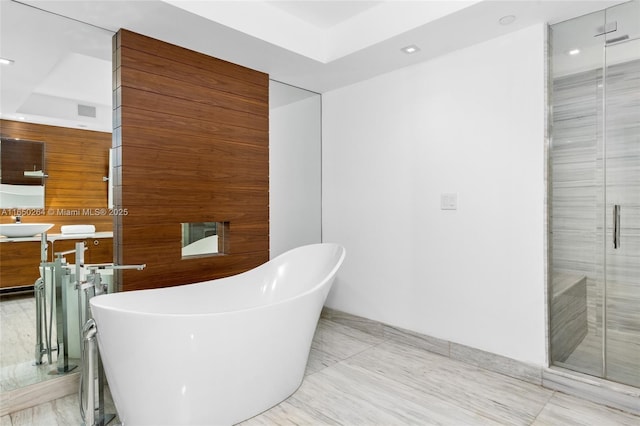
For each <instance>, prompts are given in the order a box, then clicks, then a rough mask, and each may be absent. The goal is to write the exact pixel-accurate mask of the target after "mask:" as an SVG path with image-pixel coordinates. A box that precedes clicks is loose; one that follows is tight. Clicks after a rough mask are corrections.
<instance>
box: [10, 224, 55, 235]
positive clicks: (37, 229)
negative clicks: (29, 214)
mask: <svg viewBox="0 0 640 426" xmlns="http://www.w3.org/2000/svg"><path fill="white" fill-rule="evenodd" d="M51 227H53V223H2V224H0V235H4V236H5V237H9V238H17V237H32V236H34V235H38V234H41V233H43V232H46V231H48V230H49V229H51Z"/></svg>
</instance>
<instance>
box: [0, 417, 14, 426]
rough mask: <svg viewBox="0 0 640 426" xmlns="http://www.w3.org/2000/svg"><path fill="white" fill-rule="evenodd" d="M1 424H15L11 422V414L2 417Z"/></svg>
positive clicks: (11, 425) (2, 425)
mask: <svg viewBox="0 0 640 426" xmlns="http://www.w3.org/2000/svg"><path fill="white" fill-rule="evenodd" d="M0 426H13V424H12V423H11V416H2V417H0Z"/></svg>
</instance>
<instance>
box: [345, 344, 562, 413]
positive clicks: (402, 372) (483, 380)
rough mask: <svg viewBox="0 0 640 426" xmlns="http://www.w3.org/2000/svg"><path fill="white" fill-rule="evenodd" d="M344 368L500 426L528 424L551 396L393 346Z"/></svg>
mask: <svg viewBox="0 0 640 426" xmlns="http://www.w3.org/2000/svg"><path fill="white" fill-rule="evenodd" d="M403 354H404V355H403ZM399 357H401V358H399ZM394 359H395V361H393V360H394ZM344 364H346V365H350V366H351V365H354V366H355V365H357V366H360V367H362V368H364V369H367V370H370V371H372V372H375V373H376V374H380V375H384V376H385V377H388V378H392V379H395V380H397V381H398V382H401V383H404V384H406V385H408V386H410V387H412V388H413V389H415V390H416V391H421V392H425V393H429V394H430V395H433V396H437V397H442V398H446V400H447V401H448V402H450V403H452V404H454V405H455V406H457V407H459V409H466V410H469V411H471V412H476V413H479V414H481V415H482V416H484V417H486V418H489V419H492V420H493V421H495V422H498V423H502V424H512V425H516V424H521V425H529V424H531V422H532V421H533V420H534V419H535V417H536V415H537V414H538V412H540V410H541V409H542V407H543V406H544V404H545V403H546V402H547V401H548V400H549V398H550V397H551V395H552V394H553V391H551V390H548V389H544V388H542V387H540V386H537V385H534V384H531V383H527V382H523V381H521V380H518V379H514V378H511V377H507V376H504V375H502V374H498V373H494V372H491V371H488V370H484V369H482V368H478V367H475V366H472V365H469V364H465V363H463V362H461V361H456V360H452V359H450V358H446V357H443V356H440V355H437V354H431V353H429V352H426V351H420V350H419V349H414V348H412V347H411V346H408V345H402V344H399V343H395V342H386V343H383V344H381V345H379V346H376V347H375V348H372V349H371V350H369V351H366V353H362V354H359V355H356V356H354V357H352V358H350V359H348V360H346V361H344Z"/></svg>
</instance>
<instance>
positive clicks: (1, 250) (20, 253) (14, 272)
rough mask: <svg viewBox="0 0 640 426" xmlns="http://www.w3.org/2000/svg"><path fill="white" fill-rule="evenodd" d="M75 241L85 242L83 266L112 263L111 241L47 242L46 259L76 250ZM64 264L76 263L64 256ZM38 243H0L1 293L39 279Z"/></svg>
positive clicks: (69, 257) (69, 256)
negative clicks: (56, 254) (59, 253)
mask: <svg viewBox="0 0 640 426" xmlns="http://www.w3.org/2000/svg"><path fill="white" fill-rule="evenodd" d="M77 242H84V243H85V244H86V246H87V247H88V250H86V251H85V254H84V263H85V264H89V263H112V262H113V238H82V239H77V240H72V239H65V240H55V241H53V242H51V241H50V242H49V249H48V257H49V260H50V261H51V260H53V258H54V256H55V254H54V253H55V252H61V251H67V250H73V249H75V244H76V243H77ZM65 258H66V259H67V263H70V264H72V263H74V262H75V254H73V253H72V254H69V255H66V256H65ZM39 266H40V242H39V241H19V242H2V243H0V289H1V290H2V291H3V292H4V291H7V290H13V289H17V288H20V287H30V286H33V283H34V282H35V281H36V280H37V279H38V277H40V271H39V269H38V267H39Z"/></svg>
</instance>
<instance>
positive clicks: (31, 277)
mask: <svg viewBox="0 0 640 426" xmlns="http://www.w3.org/2000/svg"><path fill="white" fill-rule="evenodd" d="M39 266H40V242H38V241H21V242H2V243H0V289H2V290H5V289H7V288H11V287H25V286H33V283H34V282H35V281H36V280H37V279H38V277H40V270H39V269H38V267H39Z"/></svg>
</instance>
